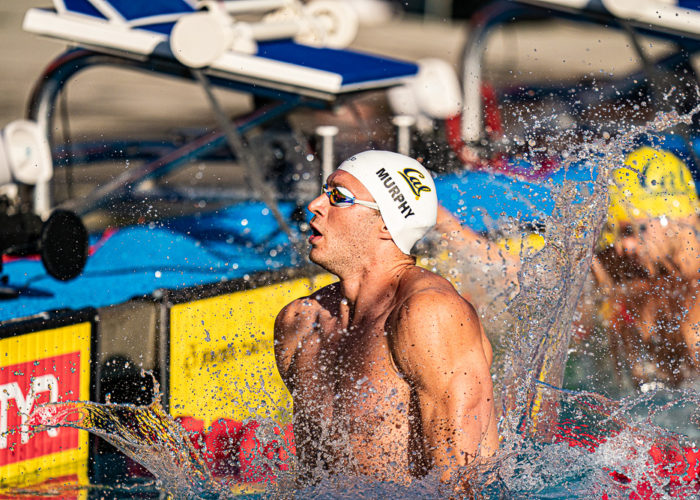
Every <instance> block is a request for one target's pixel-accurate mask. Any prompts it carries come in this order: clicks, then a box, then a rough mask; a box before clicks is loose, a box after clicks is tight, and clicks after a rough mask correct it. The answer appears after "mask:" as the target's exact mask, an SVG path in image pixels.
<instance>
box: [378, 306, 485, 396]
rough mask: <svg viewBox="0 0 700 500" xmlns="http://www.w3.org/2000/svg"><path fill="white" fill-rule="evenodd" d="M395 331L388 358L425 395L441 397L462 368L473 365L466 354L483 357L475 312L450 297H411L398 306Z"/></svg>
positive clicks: (479, 330) (469, 356) (479, 329)
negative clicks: (427, 393)
mask: <svg viewBox="0 0 700 500" xmlns="http://www.w3.org/2000/svg"><path fill="white" fill-rule="evenodd" d="M395 330H396V333H395V335H394V339H393V342H392V355H393V356H394V359H395V362H396V365H397V367H398V369H399V370H400V371H401V372H402V375H403V376H405V377H406V378H407V379H408V380H409V381H410V382H411V383H412V384H413V385H414V386H416V388H418V389H420V390H424V391H427V392H429V393H436V394H444V392H445V391H446V390H447V389H448V386H449V385H451V384H452V379H453V378H454V377H455V376H458V375H459V373H461V372H459V370H462V371H463V370H464V366H463V365H465V364H473V360H471V359H470V358H471V357H472V355H471V354H470V353H474V354H477V355H478V354H479V353H481V358H483V357H484V356H483V349H482V346H481V342H480V337H481V328H480V324H479V320H478V316H477V315H476V312H475V311H474V310H473V308H472V307H471V306H469V304H467V303H466V302H464V301H463V300H462V299H461V298H459V297H457V296H453V295H451V294H444V293H440V292H436V293H426V294H418V295H416V296H412V297H411V298H409V299H408V300H407V301H406V302H405V303H404V304H403V305H402V306H401V309H400V310H399V314H398V317H397V321H396V325H395ZM477 357H478V356H477Z"/></svg>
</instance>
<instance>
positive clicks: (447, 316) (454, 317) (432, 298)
mask: <svg viewBox="0 0 700 500" xmlns="http://www.w3.org/2000/svg"><path fill="white" fill-rule="evenodd" d="M401 287H402V290H401V293H400V296H399V297H398V301H397V308H396V309H395V311H394V313H393V314H392V316H393V318H392V319H393V321H394V322H395V323H397V324H398V323H400V322H404V321H409V322H414V323H416V322H417V323H421V322H426V321H432V322H434V321H437V322H439V323H440V324H445V325H447V324H450V323H452V322H455V321H456V322H458V324H461V325H471V326H472V327H470V328H466V329H460V330H462V331H463V332H466V333H472V334H474V335H480V334H481V324H480V321H479V317H478V314H477V312H476V309H475V308H474V306H473V305H472V304H471V303H470V302H469V301H467V300H466V299H465V298H464V297H462V296H461V295H460V294H459V293H458V292H457V290H455V288H454V286H453V285H452V283H450V282H449V281H447V280H446V279H445V278H443V277H442V276H439V275H437V274H435V273H433V272H431V271H428V270H426V269H423V268H420V267H415V268H414V269H411V271H410V273H407V275H406V276H405V283H402V284H401ZM428 318H430V319H428ZM444 334H446V332H440V335H444Z"/></svg>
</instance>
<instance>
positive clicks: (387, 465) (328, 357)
mask: <svg viewBox="0 0 700 500" xmlns="http://www.w3.org/2000/svg"><path fill="white" fill-rule="evenodd" d="M385 323H386V316H384V317H380V318H378V319H376V320H374V321H371V322H365V323H363V324H355V325H352V324H344V323H343V321H342V320H338V319H336V318H332V317H330V315H325V314H322V311H319V314H318V315H317V317H316V321H314V322H313V324H312V325H311V326H310V327H309V331H308V332H305V334H304V335H303V339H302V340H301V341H300V342H299V344H298V345H297V346H296V349H295V353H294V356H293V360H292V363H291V366H290V368H289V370H288V372H287V377H286V378H287V379H289V380H288V381H289V382H290V383H289V384H288V387H293V389H292V392H293V394H292V396H293V398H294V414H295V416H294V428H295V435H296V437H297V448H298V450H299V458H300V459H301V460H302V461H306V462H312V463H313V464H318V463H319V462H325V463H326V464H327V466H328V467H329V468H333V469H343V468H349V469H350V470H348V471H347V472H352V473H360V474H368V475H372V476H374V477H376V478H381V477H385V478H386V479H388V480H389V479H390V480H402V479H404V478H402V476H405V479H407V478H408V471H409V468H410V464H409V458H408V457H409V442H410V435H411V432H410V431H411V429H410V422H411V415H410V388H409V386H408V384H407V383H406V382H405V381H404V380H403V379H402V377H401V376H400V374H399V373H398V372H397V371H396V369H395V367H394V365H393V361H392V358H391V353H390V345H389V338H388V334H387V333H385V330H386V325H385ZM285 382H287V380H285ZM337 472H341V471H340V470H338V471H337Z"/></svg>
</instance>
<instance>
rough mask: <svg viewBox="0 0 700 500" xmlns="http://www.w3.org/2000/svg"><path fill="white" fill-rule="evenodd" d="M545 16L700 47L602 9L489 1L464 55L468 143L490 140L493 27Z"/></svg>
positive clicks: (477, 18)
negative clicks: (486, 76)
mask: <svg viewBox="0 0 700 500" xmlns="http://www.w3.org/2000/svg"><path fill="white" fill-rule="evenodd" d="M544 16H548V17H557V18H561V19H569V20H574V21H578V22H587V23H593V24H598V25H606V26H608V27H612V28H615V29H620V30H624V31H626V32H627V33H628V34H629V35H630V37H631V40H632V43H633V44H635V40H634V37H635V36H636V34H637V33H640V34H646V35H651V36H656V37H659V38H665V39H668V40H671V41H673V42H675V43H676V44H677V45H678V46H679V47H680V48H681V49H682V50H685V51H688V52H693V51H697V50H700V40H697V39H692V38H690V37H679V36H678V35H674V34H669V33H665V32H659V31H654V30H652V29H649V28H648V27H644V26H635V27H634V28H632V27H631V25H630V24H629V23H627V22H625V21H624V20H622V19H618V18H615V17H614V16H612V15H610V14H606V13H604V12H602V11H594V10H577V9H570V10H565V9H564V8H563V7H562V10H558V9H556V8H554V6H553V5H552V4H545V3H538V2H537V0H522V2H519V1H513V2H509V1H504V0H501V1H497V2H494V3H492V4H489V5H488V6H486V7H485V8H483V9H481V10H480V11H478V12H477V13H476V14H474V16H473V17H472V18H471V21H470V25H469V36H468V39H467V42H466V43H465V45H464V50H463V52H462V56H461V64H462V67H461V74H462V89H463V99H462V122H461V132H462V139H463V140H464V141H465V143H466V144H468V145H479V144H480V143H482V142H483V141H484V140H485V139H486V134H485V132H484V130H483V117H482V109H481V108H482V104H481V84H482V81H483V78H482V62H483V53H484V50H485V47H486V42H487V39H488V36H489V35H490V33H491V31H492V29H493V28H494V27H496V26H498V25H501V24H505V23H507V22H514V21H518V20H527V19H532V18H541V17H544ZM640 56H642V57H643V54H640ZM674 59H675V58H673V57H669V58H668V61H673V60H674ZM649 66H650V64H649V62H648V61H647V63H646V64H645V67H644V68H643V72H645V73H648V69H649ZM646 76H647V77H648V78H649V79H650V80H653V78H654V75H653V74H646Z"/></svg>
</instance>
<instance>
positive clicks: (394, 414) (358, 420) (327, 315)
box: [275, 172, 498, 483]
mask: <svg viewBox="0 0 700 500" xmlns="http://www.w3.org/2000/svg"><path fill="white" fill-rule="evenodd" d="M328 182H329V185H331V186H333V185H342V186H344V187H346V188H348V189H349V190H350V191H351V192H353V193H354V194H355V195H356V196H357V198H358V199H362V200H367V201H372V198H371V196H370V195H369V193H368V192H367V191H366V190H365V189H364V187H363V186H362V185H361V184H360V183H359V181H357V180H356V179H355V178H354V177H352V176H351V175H349V174H347V173H345V172H336V173H334V174H333V175H332V176H331V177H329V179H328ZM309 208H310V210H312V212H314V214H315V217H314V219H313V220H312V226H313V227H314V228H315V230H316V231H315V235H314V236H312V238H311V239H310V242H311V244H312V246H313V249H312V252H311V258H312V260H314V261H315V262H317V263H318V264H320V265H322V266H324V267H325V268H326V269H328V270H329V271H331V272H334V273H335V274H337V275H338V276H339V277H340V282H339V283H336V284H333V285H330V286H327V287H325V288H323V289H322V290H320V291H319V292H317V293H314V294H312V295H310V296H309V297H306V298H303V299H299V300H296V301H294V302H292V303H291V304H289V305H288V306H286V307H285V308H284V309H283V310H282V312H281V313H280V314H279V316H278V317H277V321H276V323H275V355H276V359H277V365H278V368H279V371H280V374H281V375H282V378H283V380H284V382H285V384H286V385H287V388H288V389H289V390H290V392H291V394H292V397H293V399H294V432H295V439H296V445H297V455H298V460H299V462H300V465H301V467H302V470H303V471H304V472H305V473H306V474H309V475H312V476H317V475H318V472H316V471H318V469H322V470H325V471H326V473H328V472H331V473H339V474H359V475H369V476H372V477H373V478H375V479H379V480H390V481H398V482H404V483H405V482H409V481H410V480H411V479H412V478H414V477H420V476H422V475H424V474H425V473H426V472H427V471H428V470H429V469H430V468H432V467H436V466H437V467H441V468H442V469H443V475H442V477H443V479H447V478H449V476H450V475H451V474H453V472H454V468H455V467H456V466H459V465H463V464H465V463H467V462H469V461H471V460H473V459H474V457H475V456H476V455H477V454H478V455H480V456H489V455H491V454H493V453H494V452H495V450H496V448H497V446H498V438H497V434H496V423H495V411H494V404H493V389H492V386H491V377H490V374H489V367H490V364H491V357H492V353H491V346H490V344H489V342H488V340H487V339H486V337H485V335H484V333H483V330H482V328H481V325H480V323H479V320H478V317H477V315H476V313H475V311H474V309H473V307H472V306H471V305H470V304H469V303H468V302H466V301H465V300H464V299H463V298H462V297H460V296H459V294H458V293H457V292H456V291H455V290H454V288H453V287H452V285H451V284H450V283H449V282H447V281H446V280H444V279H443V278H441V277H439V276H437V275H435V274H433V273H431V272H429V271H426V270H424V269H421V268H419V267H416V266H415V265H414V262H413V259H412V258H411V257H409V256H406V255H404V254H403V253H401V252H400V251H399V250H398V248H396V246H395V245H394V244H393V242H392V241H391V239H390V236H388V233H387V232H386V228H385V227H383V221H382V219H381V217H378V216H377V214H374V213H372V212H371V210H370V209H368V208H366V207H360V206H353V207H348V208H340V207H333V206H330V204H329V203H328V200H327V198H326V197H325V195H322V196H320V197H319V198H317V199H316V200H314V201H313V202H312V203H311V204H310V205H309Z"/></svg>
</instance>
